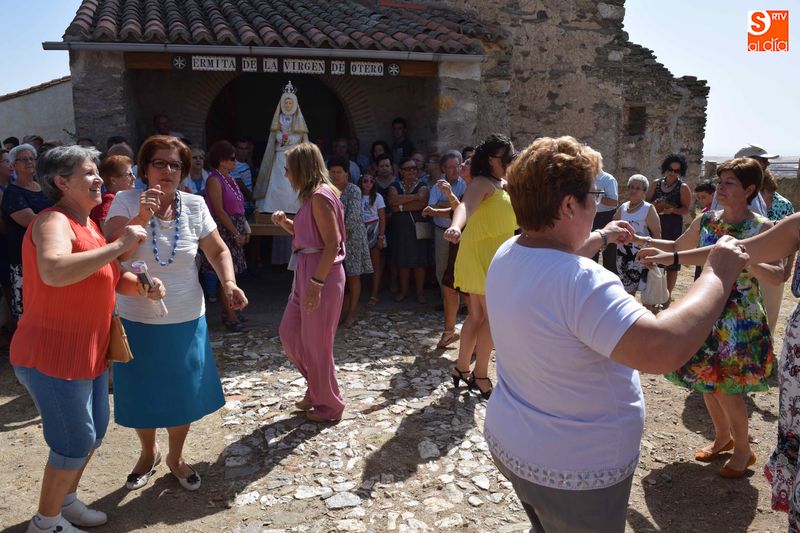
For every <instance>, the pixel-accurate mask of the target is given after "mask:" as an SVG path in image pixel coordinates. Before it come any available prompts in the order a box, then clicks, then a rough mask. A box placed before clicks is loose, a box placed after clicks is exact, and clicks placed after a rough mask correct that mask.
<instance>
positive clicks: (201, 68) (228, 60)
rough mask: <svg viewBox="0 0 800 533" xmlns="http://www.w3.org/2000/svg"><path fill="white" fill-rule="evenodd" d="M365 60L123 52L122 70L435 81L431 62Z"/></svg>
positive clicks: (437, 67) (436, 66) (434, 69)
mask: <svg viewBox="0 0 800 533" xmlns="http://www.w3.org/2000/svg"><path fill="white" fill-rule="evenodd" d="M364 55H365V56H366V57H364V58H358V59H334V58H316V57H277V56H265V55H257V56H231V55H210V54H171V53H161V52H125V66H126V67H127V68H129V69H135V70H171V71H173V72H231V73H263V74H293V75H296V74H310V75H314V76H355V77H358V78H373V79H376V78H384V79H385V78H394V77H398V76H403V77H428V78H430V77H436V76H437V75H438V73H439V64H438V63H436V62H433V61H406V60H396V61H372V60H370V59H369V51H365V52H364Z"/></svg>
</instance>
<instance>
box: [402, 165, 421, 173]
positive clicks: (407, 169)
mask: <svg viewBox="0 0 800 533" xmlns="http://www.w3.org/2000/svg"><path fill="white" fill-rule="evenodd" d="M400 170H405V171H406V172H416V171H417V167H416V166H413V167H400Z"/></svg>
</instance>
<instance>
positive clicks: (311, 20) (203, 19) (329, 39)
mask: <svg viewBox="0 0 800 533" xmlns="http://www.w3.org/2000/svg"><path fill="white" fill-rule="evenodd" d="M503 35H504V32H503V30H501V29H499V28H497V27H493V26H490V25H486V24H483V23H481V22H478V21H477V20H475V17H472V16H471V15H469V14H467V13H464V12H458V11H453V10H449V9H443V8H439V7H436V8H434V7H431V6H426V5H422V4H412V3H404V2H397V1H387V0H383V1H381V2H375V5H374V6H373V7H367V6H366V5H365V3H360V2H357V1H355V0H340V1H327V0H320V1H316V2H310V1H305V0H297V1H295V0H83V2H82V4H81V6H80V8H78V11H77V13H76V14H75V19H74V20H73V21H72V23H71V24H70V25H69V27H68V28H67V30H66V32H65V34H64V41H65V42H74V41H82V42H125V43H159V44H161V43H169V44H197V45H230V46H274V47H297V48H328V49H335V48H338V49H353V50H388V51H401V52H430V53H440V54H482V53H483V45H482V44H481V41H480V39H481V38H487V39H490V40H495V39H497V38H498V37H501V36H503Z"/></svg>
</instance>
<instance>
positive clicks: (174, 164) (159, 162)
mask: <svg viewBox="0 0 800 533" xmlns="http://www.w3.org/2000/svg"><path fill="white" fill-rule="evenodd" d="M150 165H151V166H153V168H157V169H159V170H164V169H165V168H166V169H169V171H170V172H178V171H179V170H182V169H183V163H182V162H181V161H165V160H163V159H153V160H151V161H150Z"/></svg>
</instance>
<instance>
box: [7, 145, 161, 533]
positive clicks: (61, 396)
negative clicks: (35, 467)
mask: <svg viewBox="0 0 800 533" xmlns="http://www.w3.org/2000/svg"><path fill="white" fill-rule="evenodd" d="M97 155H98V152H97V151H96V150H94V149H93V148H82V147H80V146H64V147H57V148H53V149H52V150H48V151H47V152H46V153H45V154H43V155H42V156H41V157H40V158H39V162H38V166H37V173H38V176H39V182H40V184H41V186H42V190H43V191H44V193H45V194H47V196H49V197H50V198H51V199H52V200H53V201H55V206H54V207H53V208H51V209H47V210H45V211H42V213H40V214H39V216H38V217H37V218H36V219H35V220H34V222H33V223H32V224H30V225H29V226H28V230H27V232H26V233H25V237H24V239H23V242H22V262H23V265H24V268H25V272H26V273H27V275H26V276H25V278H23V294H24V299H25V305H26V307H25V312H24V313H23V315H22V318H21V320H20V322H19V326H18V328H17V331H16V333H15V335H14V338H13V340H12V341H11V364H12V365H13V367H14V373H15V374H16V376H17V378H18V379H19V381H20V382H21V383H22V384H23V385H24V386H25V388H27V389H28V392H29V393H30V395H31V397H32V398H33V401H34V403H35V404H36V408H37V410H38V411H39V414H40V415H41V417H42V430H43V432H44V438H45V441H46V442H47V445H48V446H49V447H50V457H49V459H48V462H47V466H45V469H44V478H43V480H42V491H41V495H40V497H39V511H38V513H37V514H36V515H35V516H34V517H33V519H32V520H31V523H30V525H29V526H28V532H41V531H61V532H64V533H67V532H74V531H80V530H78V529H76V528H75V527H73V524H74V525H76V526H97V525H100V524H104V523H105V522H106V519H107V518H106V515H105V513H103V512H101V511H94V510H91V509H89V508H87V507H86V505H85V504H84V503H83V502H81V501H80V500H78V499H77V495H76V491H77V487H78V482H79V481H80V478H81V475H82V473H83V469H84V468H85V467H86V463H87V462H88V460H89V458H90V457H91V455H92V452H93V451H94V449H95V448H97V447H98V446H99V445H100V441H101V440H102V438H103V436H104V435H105V430H106V426H107V425H108V418H109V410H108V372H107V364H106V351H107V350H108V344H109V330H110V321H111V314H112V311H113V309H114V291H115V290H116V291H118V292H120V293H122V294H128V295H136V294H139V295H145V294H147V296H148V297H150V298H153V299H158V298H161V297H163V295H164V289H163V286H162V284H161V282H160V281H157V280H154V285H155V287H154V288H152V289H150V291H149V292H148V291H147V290H146V289H145V288H144V287H143V286H142V285H140V284H139V283H138V282H137V280H136V276H134V275H133V274H130V273H124V274H120V270H119V267H118V266H117V263H116V259H117V258H118V257H119V256H120V255H122V254H123V253H125V252H127V251H129V250H131V249H133V248H135V247H136V246H138V245H139V243H141V242H142V241H144V240H145V238H146V237H147V233H146V232H145V230H144V229H142V228H141V227H139V226H129V227H127V228H125V231H124V233H123V235H122V237H121V238H120V239H118V240H116V241H115V242H113V243H111V244H106V240H105V238H104V237H103V233H102V232H101V231H100V229H99V228H98V227H97V225H96V224H95V223H94V222H93V221H92V220H91V219H90V218H89V212H90V211H91V210H92V208H94V207H95V206H97V205H98V204H99V203H100V201H101V196H100V187H101V185H102V180H101V179H100V176H98V174H97V167H96V165H95V160H96V158H97ZM76 310H80V311H79V312H76Z"/></svg>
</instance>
